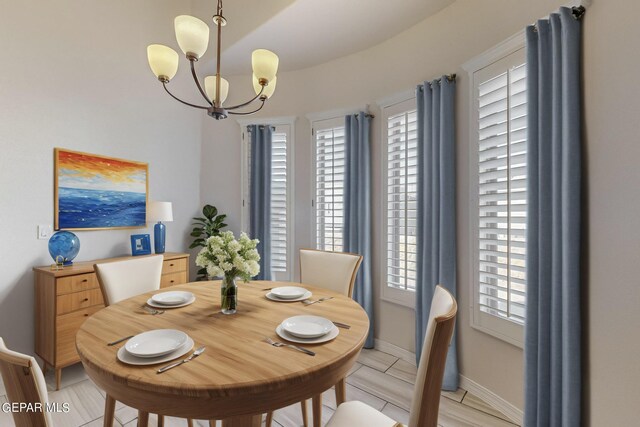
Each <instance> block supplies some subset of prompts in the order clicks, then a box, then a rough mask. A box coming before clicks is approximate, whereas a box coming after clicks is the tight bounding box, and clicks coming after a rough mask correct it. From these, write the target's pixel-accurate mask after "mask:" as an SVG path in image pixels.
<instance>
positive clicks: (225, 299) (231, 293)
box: [220, 276, 238, 314]
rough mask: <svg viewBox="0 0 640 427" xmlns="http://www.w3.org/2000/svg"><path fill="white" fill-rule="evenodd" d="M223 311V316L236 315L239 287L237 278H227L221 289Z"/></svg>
mask: <svg viewBox="0 0 640 427" xmlns="http://www.w3.org/2000/svg"><path fill="white" fill-rule="evenodd" d="M220 297H221V299H220V301H221V311H222V313H223V314H234V313H235V312H236V310H237V307H238V285H236V278H235V277H231V276H225V277H224V278H223V279H222V286H221V287H220Z"/></svg>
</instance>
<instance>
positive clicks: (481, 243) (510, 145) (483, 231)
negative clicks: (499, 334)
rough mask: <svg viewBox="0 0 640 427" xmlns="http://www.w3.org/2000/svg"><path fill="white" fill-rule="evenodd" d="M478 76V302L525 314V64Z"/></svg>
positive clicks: (506, 314)
mask: <svg viewBox="0 0 640 427" xmlns="http://www.w3.org/2000/svg"><path fill="white" fill-rule="evenodd" d="M501 71H502V72H499V73H497V74H496V73H495V72H493V74H492V75H491V76H490V77H489V76H485V77H484V78H482V79H480V80H479V84H478V85H477V94H476V95H477V102H478V104H477V112H478V114H477V120H478V121H477V123H478V172H479V175H478V187H477V189H478V246H477V249H478V257H477V262H478V265H477V268H478V270H477V272H478V273H477V274H478V277H477V280H478V292H477V297H478V300H477V303H478V304H479V309H480V311H482V312H484V313H488V314H490V315H493V316H497V317H500V318H504V319H508V320H511V321H513V322H516V323H519V324H522V323H524V318H525V290H526V282H525V268H526V265H525V249H526V242H525V237H526V233H525V231H526V230H525V227H526V208H527V182H526V125H527V123H526V122H527V105H526V67H525V65H524V64H523V63H522V62H519V63H517V64H516V65H511V66H509V67H505V68H504V69H503V70H501Z"/></svg>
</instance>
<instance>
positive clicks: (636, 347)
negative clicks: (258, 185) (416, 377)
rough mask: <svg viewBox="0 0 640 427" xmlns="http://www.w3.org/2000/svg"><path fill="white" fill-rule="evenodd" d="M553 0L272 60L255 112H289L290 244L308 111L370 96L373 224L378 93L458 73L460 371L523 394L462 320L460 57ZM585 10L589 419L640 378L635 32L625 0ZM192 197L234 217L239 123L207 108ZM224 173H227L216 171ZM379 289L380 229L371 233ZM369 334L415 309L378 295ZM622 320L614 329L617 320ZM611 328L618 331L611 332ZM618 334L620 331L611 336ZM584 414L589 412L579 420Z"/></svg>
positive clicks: (502, 355) (393, 326)
mask: <svg viewBox="0 0 640 427" xmlns="http://www.w3.org/2000/svg"><path fill="white" fill-rule="evenodd" d="M566 3H567V2H566V1H561V0H543V1H536V2H532V1H525V0H518V1H516V0H485V1H482V2H478V1H474V0H458V1H457V2H456V3H454V4H453V5H451V6H450V7H448V8H446V9H444V10H443V11H442V12H440V13H439V14H437V15H435V16H434V17H431V18H429V19H426V20H425V21H423V22H422V23H420V24H418V25H416V26H414V27H412V28H410V29H408V30H407V31H406V32H404V33H402V34H400V35H398V36H397V37H394V38H392V39H390V40H388V41H387V42H385V43H382V44H380V45H378V46H375V47H373V48H370V49H368V50H365V51H362V52H359V53H357V54H354V55H350V56H347V57H344V58H341V59H338V60H335V61H332V62H330V63H327V64H323V65H320V66H316V67H313V68H309V69H305V70H301V71H296V72H289V73H281V74H280V75H279V76H278V89H277V91H276V94H275V96H274V97H273V99H272V100H270V102H269V104H268V105H267V107H265V109H264V111H263V112H261V116H262V117H276V116H289V115H297V116H298V117H299V120H298V122H297V123H296V148H295V150H296V156H295V162H296V163H295V166H294V167H295V183H296V187H295V188H296V192H295V193H296V200H295V202H296V206H295V211H296V212H295V214H296V218H295V224H296V230H295V233H296V234H295V235H296V248H298V247H302V246H309V245H310V244H311V242H312V240H311V230H310V227H309V223H310V215H311V210H310V209H311V205H310V200H311V181H310V179H311V177H310V172H309V171H310V160H311V152H310V147H311V134H310V124H309V122H308V120H307V119H306V118H305V114H307V113H310V112H318V111H324V110H331V109H335V108H345V107H352V106H361V105H365V104H371V105H372V108H371V110H372V112H373V113H375V114H376V115H377V116H378V118H377V119H376V120H374V132H373V141H374V150H373V162H374V176H375V177H376V179H375V180H374V197H373V206H374V212H373V213H374V215H373V218H374V225H375V230H380V220H381V215H380V214H381V198H380V196H379V194H380V189H381V181H380V174H379V172H380V168H379V165H380V155H381V152H380V121H379V117H380V111H377V109H376V108H375V107H374V104H375V101H376V100H378V99H380V98H383V97H386V96H389V95H392V94H394V93H397V92H401V91H404V90H407V89H411V88H413V87H414V86H415V85H416V84H417V83H419V82H421V81H422V80H425V79H431V78H434V77H438V76H439V75H441V74H445V73H451V72H456V73H458V76H459V77H458V84H457V100H456V102H457V114H456V120H457V123H458V124H457V138H458V143H457V150H458V152H457V156H458V162H457V168H458V171H457V180H458V200H457V202H458V242H457V244H458V296H459V303H460V305H459V306H460V308H461V310H460V315H459V319H458V331H459V335H458V342H459V352H460V369H461V373H462V374H464V375H465V376H467V377H468V378H470V379H472V380H474V381H475V382H477V383H479V384H481V385H483V386H485V387H487V388H488V389H490V390H492V391H494V392H495V393H497V394H498V395H499V396H501V397H503V398H505V399H506V400H508V401H510V402H512V403H513V404H515V405H516V406H518V407H520V408H522V407H523V406H524V405H523V391H522V390H523V358H522V351H521V350H520V349H518V348H516V347H514V346H512V345H509V344H506V343H504V342H502V341H500V340H498V339H495V338H493V337H491V336H489V335H486V334H484V333H482V332H479V331H476V330H475V329H472V328H471V327H470V326H469V321H470V318H469V317H470V316H469V309H468V308H469V305H470V292H469V283H468V278H469V268H470V257H469V253H468V247H469V240H468V234H469V230H468V219H469V218H468V212H470V211H471V210H472V209H473V207H472V206H469V201H468V197H467V195H468V191H469V185H468V179H469V176H468V173H469V167H470V166H469V164H468V144H469V129H468V114H469V106H468V104H469V100H468V84H469V82H468V80H467V76H466V74H465V73H464V71H463V70H462V69H461V65H462V64H463V63H465V62H466V61H468V60H469V59H471V58H473V57H475V56H476V55H478V54H480V53H482V52H484V51H485V50H487V49H489V48H491V47H493V46H494V45H496V44H498V43H500V42H501V41H503V40H505V39H506V38H508V37H509V36H511V35H512V34H515V33H516V32H518V31H519V30H521V29H522V28H523V27H525V26H526V25H528V24H530V23H533V22H534V21H535V20H536V19H538V18H540V17H544V16H546V15H548V14H549V13H550V12H553V11H555V10H557V9H558V7H560V6H562V5H564V4H566ZM593 3H594V4H593V5H592V6H591V7H590V8H589V9H588V11H587V14H586V17H585V18H584V87H585V104H586V106H585V131H586V156H587V157H586V163H587V164H586V175H587V177H586V180H587V188H586V198H587V208H588V210H589V213H588V214H587V217H586V218H585V222H586V230H585V231H586V234H587V235H588V242H589V245H590V250H589V251H588V254H587V256H586V258H585V260H584V262H585V269H586V271H587V276H588V280H585V284H584V291H585V297H586V300H587V301H585V303H586V304H585V315H588V317H589V319H588V320H586V322H585V324H586V327H585V328H586V332H585V340H586V343H585V364H586V367H585V382H586V386H585V416H586V418H587V419H590V421H591V424H592V425H594V426H599V425H632V424H634V423H637V415H638V413H637V405H636V403H635V398H634V397H633V396H634V394H633V392H632V390H634V387H635V386H636V385H637V383H638V381H639V380H640V368H638V364H637V355H638V354H640V344H639V342H640V340H639V339H638V338H639V337H638V332H637V325H638V324H640V311H639V310H638V309H637V305H638V303H640V287H638V286H637V284H638V277H640V263H638V255H639V254H640V243H639V242H640V216H639V215H638V212H639V211H640V195H639V193H638V188H640V186H639V184H640V176H639V172H638V168H637V163H638V162H640V145H638V138H637V135H638V134H640V125H639V123H640V122H639V121H638V120H637V117H638V116H639V113H640V101H639V100H638V97H637V95H638V91H637V90H635V87H636V86H637V85H634V82H635V80H636V78H635V76H636V75H637V73H638V68H639V65H640V61H639V60H638V58H637V55H635V53H634V51H633V49H632V48H631V49H628V48H627V46H631V45H632V44H633V42H632V41H636V40H640V30H639V28H640V27H638V26H637V22H635V21H637V17H638V12H640V6H639V5H638V3H637V2H636V1H635V0H615V1H610V2H607V4H606V5H605V4H604V2H597V1H596V2H593ZM230 81H231V95H230V102H233V101H236V100H241V99H242V98H247V97H248V96H250V95H251V90H250V81H249V78H248V76H239V77H235V78H231V79H230ZM203 133H204V138H203V147H202V148H203V151H202V152H203V156H202V169H201V171H202V173H201V176H202V187H201V188H202V198H203V200H208V201H211V202H213V203H215V204H217V205H218V206H219V207H221V208H222V209H224V210H225V211H226V212H227V213H228V214H230V216H231V217H232V218H235V219H233V220H231V221H230V224H231V225H232V228H234V229H236V230H237V229H239V218H240V201H241V198H240V186H239V173H240V169H239V167H238V166H237V165H239V159H240V143H239V126H238V125H237V123H235V122H234V121H232V120H227V121H225V122H215V121H213V120H209V121H207V120H205V123H204V127H203ZM220 182H226V183H228V185H227V186H225V187H220V186H218V185H217V184H218V183H220ZM374 242H375V251H374V259H375V261H376V262H374V266H375V269H374V272H375V276H374V280H375V290H376V292H377V294H378V296H379V286H380V274H379V273H380V269H379V268H378V265H379V263H380V262H381V260H382V258H381V240H380V236H379V235H378V236H375V239H374ZM375 326H376V336H377V337H378V338H380V339H382V340H385V341H388V342H390V343H392V344H395V345H397V346H400V347H402V348H405V349H407V350H410V351H413V349H414V344H413V339H414V338H413V337H414V313H413V311H412V310H409V309H406V308H404V307H401V306H398V305H395V304H391V303H387V302H384V301H380V299H379V298H377V299H376V325H375ZM622 330H624V332H622ZM617 331H620V332H619V333H618V332H617ZM621 337H625V339H621ZM585 424H587V423H585Z"/></svg>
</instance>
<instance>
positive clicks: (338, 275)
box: [266, 249, 362, 427]
mask: <svg viewBox="0 0 640 427" xmlns="http://www.w3.org/2000/svg"><path fill="white" fill-rule="evenodd" d="M360 264H362V255H358V254H352V253H349V252H330V251H321V250H317V249H300V283H302V284H305V285H311V286H317V287H319V288H324V289H329V290H332V291H335V292H339V293H341V294H343V295H345V296H348V297H349V298H351V297H352V295H353V285H354V283H355V281H356V275H357V274H358V269H359V268H360ZM335 391H336V401H337V402H341V401H342V400H343V399H344V396H345V379H344V378H342V379H341V380H340V381H339V382H338V384H336V386H335ZM300 405H301V408H302V422H303V424H304V427H307V426H308V420H307V418H308V417H307V404H306V402H300ZM321 409H322V401H321V400H320V398H319V396H318V397H317V398H314V399H313V420H314V427H315V426H319V425H320V424H321V416H322V411H321ZM272 419H273V412H269V413H268V414H267V422H266V427H271V421H272Z"/></svg>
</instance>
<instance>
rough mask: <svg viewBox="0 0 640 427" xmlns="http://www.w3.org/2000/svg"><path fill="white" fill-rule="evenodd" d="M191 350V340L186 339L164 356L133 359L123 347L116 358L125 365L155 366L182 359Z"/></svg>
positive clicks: (189, 338)
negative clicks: (181, 344)
mask: <svg viewBox="0 0 640 427" xmlns="http://www.w3.org/2000/svg"><path fill="white" fill-rule="evenodd" d="M192 349H193V340H192V339H191V337H187V342H186V343H184V345H183V346H182V347H180V348H179V349H177V350H176V351H172V352H171V353H169V354H165V355H164V356H158V357H135V356H133V355H131V354H129V352H128V351H127V350H126V349H125V348H124V347H120V349H119V350H118V354H117V357H118V360H119V361H121V362H122V363H126V364H128V365H138V366H142V365H155V364H158V363H166V362H170V361H172V360H175V359H177V358H179V357H182V356H184V355H185V354H187V353H189V352H190V351H191V350H192Z"/></svg>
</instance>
